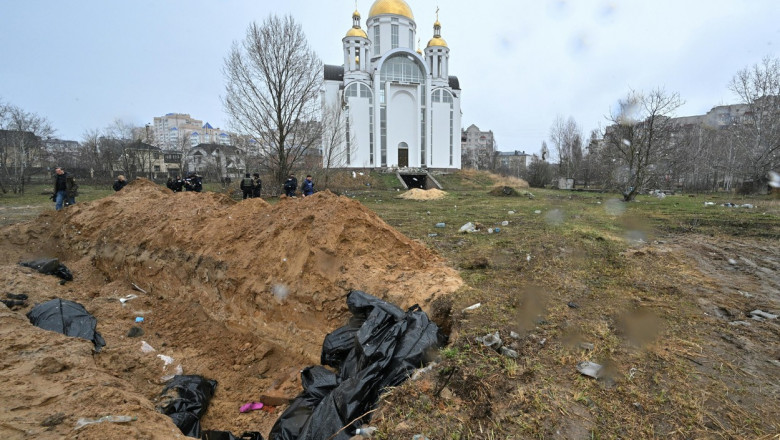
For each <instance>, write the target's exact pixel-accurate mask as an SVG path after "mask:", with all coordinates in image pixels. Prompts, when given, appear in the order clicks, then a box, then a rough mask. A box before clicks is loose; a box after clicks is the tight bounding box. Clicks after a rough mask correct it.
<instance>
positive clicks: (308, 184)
mask: <svg viewBox="0 0 780 440" xmlns="http://www.w3.org/2000/svg"><path fill="white" fill-rule="evenodd" d="M301 193H302V194H303V196H304V197H308V196H310V195H312V194H314V182H313V181H312V180H311V174H309V175H308V176H306V180H304V181H303V184H301Z"/></svg>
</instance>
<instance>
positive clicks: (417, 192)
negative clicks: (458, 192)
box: [398, 188, 447, 200]
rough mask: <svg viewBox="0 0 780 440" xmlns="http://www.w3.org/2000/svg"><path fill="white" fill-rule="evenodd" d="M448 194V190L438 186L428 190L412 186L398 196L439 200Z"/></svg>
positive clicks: (411, 198)
mask: <svg viewBox="0 0 780 440" xmlns="http://www.w3.org/2000/svg"><path fill="white" fill-rule="evenodd" d="M446 195H447V193H446V192H444V191H442V190H440V189H436V188H431V189H428V190H425V189H420V188H412V189H410V190H409V191H406V192H405V193H403V194H401V195H400V196H398V197H400V198H402V199H408V200H438V199H443V198H444V197H445V196H446Z"/></svg>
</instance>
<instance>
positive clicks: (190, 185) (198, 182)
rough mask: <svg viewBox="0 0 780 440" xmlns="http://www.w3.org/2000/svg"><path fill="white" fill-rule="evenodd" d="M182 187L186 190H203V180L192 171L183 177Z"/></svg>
mask: <svg viewBox="0 0 780 440" xmlns="http://www.w3.org/2000/svg"><path fill="white" fill-rule="evenodd" d="M184 189H185V190H186V191H195V192H201V191H203V180H202V179H201V178H200V176H199V175H197V174H196V173H192V174H190V175H189V176H187V178H186V179H184Z"/></svg>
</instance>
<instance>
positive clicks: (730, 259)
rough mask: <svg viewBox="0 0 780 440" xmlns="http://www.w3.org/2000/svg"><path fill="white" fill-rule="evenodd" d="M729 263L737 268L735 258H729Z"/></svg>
mask: <svg viewBox="0 0 780 440" xmlns="http://www.w3.org/2000/svg"><path fill="white" fill-rule="evenodd" d="M728 262H729V264H730V265H732V266H736V265H737V260H735V259H733V258H729V259H728Z"/></svg>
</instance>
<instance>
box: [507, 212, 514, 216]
mask: <svg viewBox="0 0 780 440" xmlns="http://www.w3.org/2000/svg"><path fill="white" fill-rule="evenodd" d="M507 214H509V215H515V212H514V211H507Z"/></svg>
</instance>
